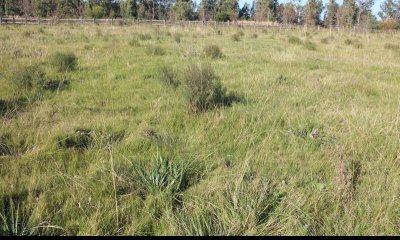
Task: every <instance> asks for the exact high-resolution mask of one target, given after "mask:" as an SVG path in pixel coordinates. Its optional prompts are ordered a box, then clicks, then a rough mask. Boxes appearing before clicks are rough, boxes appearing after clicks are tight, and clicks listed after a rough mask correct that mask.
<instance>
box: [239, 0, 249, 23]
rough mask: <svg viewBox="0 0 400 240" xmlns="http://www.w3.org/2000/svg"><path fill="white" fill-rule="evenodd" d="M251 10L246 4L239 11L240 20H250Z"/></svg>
mask: <svg viewBox="0 0 400 240" xmlns="http://www.w3.org/2000/svg"><path fill="white" fill-rule="evenodd" d="M250 11H251V9H250V5H249V4H248V3H245V4H244V5H243V7H242V8H241V9H240V11H239V19H244V20H249V19H250V17H251V12H250Z"/></svg>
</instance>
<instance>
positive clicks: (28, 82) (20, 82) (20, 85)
mask: <svg viewBox="0 0 400 240" xmlns="http://www.w3.org/2000/svg"><path fill="white" fill-rule="evenodd" d="M12 83H13V85H14V87H15V90H16V91H23V90H29V91H30V90H39V89H43V87H44V86H45V83H46V74H45V72H44V71H43V70H42V69H41V67H40V66H38V65H31V66H28V67H25V68H22V69H20V70H17V71H16V72H15V73H14V75H13V78H12Z"/></svg>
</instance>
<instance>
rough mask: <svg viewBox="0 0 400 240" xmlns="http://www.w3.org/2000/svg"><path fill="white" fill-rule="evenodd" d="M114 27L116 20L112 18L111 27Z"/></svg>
mask: <svg viewBox="0 0 400 240" xmlns="http://www.w3.org/2000/svg"><path fill="white" fill-rule="evenodd" d="M113 25H114V18H111V26H113Z"/></svg>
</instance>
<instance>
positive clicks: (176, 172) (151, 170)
mask: <svg viewBox="0 0 400 240" xmlns="http://www.w3.org/2000/svg"><path fill="white" fill-rule="evenodd" d="M190 176H191V175H190V163H189V162H185V161H178V162H173V161H170V160H168V159H165V158H163V157H161V156H159V157H158V159H156V160H153V161H151V162H150V166H149V167H147V166H146V165H144V164H143V163H141V162H136V163H133V177H132V179H133V181H134V183H135V184H136V185H137V186H138V188H139V189H140V190H141V191H142V194H144V195H148V194H152V195H158V194H160V193H163V192H167V193H169V194H176V193H179V192H182V191H184V190H185V189H187V188H188V187H189V186H190V183H192V182H193V179H190Z"/></svg>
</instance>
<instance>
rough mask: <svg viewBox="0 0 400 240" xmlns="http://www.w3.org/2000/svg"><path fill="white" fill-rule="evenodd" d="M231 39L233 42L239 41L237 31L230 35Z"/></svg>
mask: <svg viewBox="0 0 400 240" xmlns="http://www.w3.org/2000/svg"><path fill="white" fill-rule="evenodd" d="M231 39H232V40H233V41H235V42H239V41H240V35H239V34H238V33H235V34H233V35H232V37H231Z"/></svg>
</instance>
